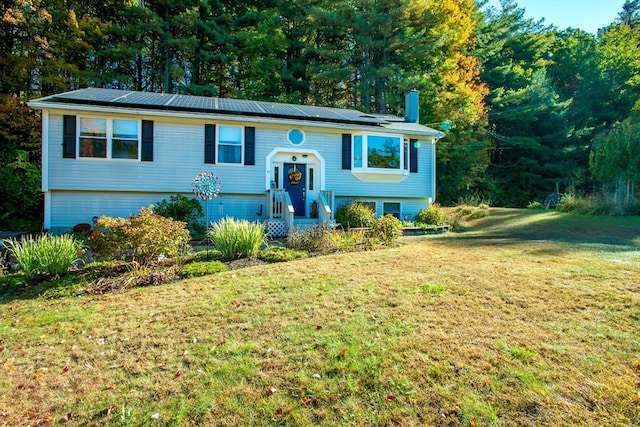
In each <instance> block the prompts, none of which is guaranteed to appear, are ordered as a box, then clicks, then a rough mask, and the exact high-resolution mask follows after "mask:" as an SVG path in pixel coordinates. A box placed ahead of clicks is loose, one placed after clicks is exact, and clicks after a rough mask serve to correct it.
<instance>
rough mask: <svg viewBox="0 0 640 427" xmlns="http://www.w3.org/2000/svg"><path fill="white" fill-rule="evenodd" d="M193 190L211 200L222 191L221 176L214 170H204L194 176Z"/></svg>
mask: <svg viewBox="0 0 640 427" xmlns="http://www.w3.org/2000/svg"><path fill="white" fill-rule="evenodd" d="M193 192H194V194H195V195H196V196H197V197H200V198H201V199H202V200H210V199H213V198H214V197H216V196H217V195H218V194H219V193H220V178H218V177H217V176H216V175H214V174H213V173H212V172H202V173H199V174H198V175H196V176H195V178H193Z"/></svg>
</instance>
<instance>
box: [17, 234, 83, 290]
mask: <svg viewBox="0 0 640 427" xmlns="http://www.w3.org/2000/svg"><path fill="white" fill-rule="evenodd" d="M5 245H6V247H7V249H8V251H9V253H10V254H11V255H12V256H13V257H14V258H15V259H16V261H17V262H18V265H20V269H21V270H22V272H23V273H24V275H25V277H26V278H27V279H30V278H32V277H34V276H35V275H37V274H49V275H52V276H57V275H60V274H64V273H66V272H67V271H69V267H71V264H73V263H74V261H76V260H77V259H78V255H79V251H80V249H81V247H82V244H81V243H80V242H79V241H77V240H75V239H74V238H73V236H70V235H62V236H52V235H50V234H43V235H41V236H38V237H32V236H27V237H23V238H21V239H20V240H15V239H8V240H5Z"/></svg>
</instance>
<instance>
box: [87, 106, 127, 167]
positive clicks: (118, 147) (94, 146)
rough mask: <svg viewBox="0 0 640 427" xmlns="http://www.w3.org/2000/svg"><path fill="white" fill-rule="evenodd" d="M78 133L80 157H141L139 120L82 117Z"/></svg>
mask: <svg viewBox="0 0 640 427" xmlns="http://www.w3.org/2000/svg"><path fill="white" fill-rule="evenodd" d="M78 135H79V138H78V143H79V150H78V152H79V154H80V157H87V158H101V159H133V160H137V159H139V158H140V154H139V153H140V150H139V147H140V126H139V122H138V121H137V120H123V119H105V118H96V117H80V118H79V133H78Z"/></svg>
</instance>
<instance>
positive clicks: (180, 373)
mask: <svg viewBox="0 0 640 427" xmlns="http://www.w3.org/2000/svg"><path fill="white" fill-rule="evenodd" d="M173 376H174V377H175V378H178V377H181V376H182V372H180V371H178V372H176V373H175V374H173Z"/></svg>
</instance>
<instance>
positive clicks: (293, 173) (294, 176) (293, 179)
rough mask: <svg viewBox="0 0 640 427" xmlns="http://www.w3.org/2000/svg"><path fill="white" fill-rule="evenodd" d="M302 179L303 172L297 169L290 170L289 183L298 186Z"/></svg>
mask: <svg viewBox="0 0 640 427" xmlns="http://www.w3.org/2000/svg"><path fill="white" fill-rule="evenodd" d="M301 179H302V172H300V171H299V170H297V169H293V168H291V169H289V182H290V183H291V185H296V184H298V183H299V182H300V180H301Z"/></svg>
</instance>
